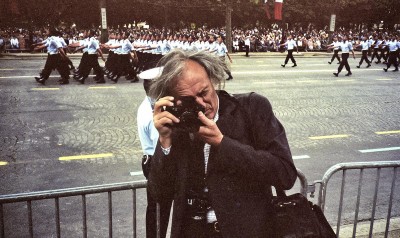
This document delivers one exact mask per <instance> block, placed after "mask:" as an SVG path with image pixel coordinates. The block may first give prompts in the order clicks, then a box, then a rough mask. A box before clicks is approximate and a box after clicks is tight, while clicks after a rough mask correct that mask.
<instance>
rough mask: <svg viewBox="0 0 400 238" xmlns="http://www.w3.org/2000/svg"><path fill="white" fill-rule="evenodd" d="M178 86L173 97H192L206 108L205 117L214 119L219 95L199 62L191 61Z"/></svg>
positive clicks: (187, 64)
mask: <svg viewBox="0 0 400 238" xmlns="http://www.w3.org/2000/svg"><path fill="white" fill-rule="evenodd" d="M176 82H177V85H176V87H175V89H174V94H175V95H172V96H174V97H176V98H177V99H179V97H183V96H190V97H193V98H195V99H196V102H197V103H198V104H199V105H201V106H203V107H204V108H205V113H204V114H205V116H206V117H207V118H208V119H213V118H214V116H215V114H216V112H217V109H218V108H217V107H218V97H217V93H216V91H215V89H214V86H213V85H212V83H211V81H210V79H209V78H208V75H207V72H206V71H205V69H204V68H203V67H202V66H201V65H200V64H199V63H197V62H195V61H192V60H189V61H187V63H186V66H185V69H184V70H183V72H182V74H181V76H180V77H179V78H177V79H176Z"/></svg>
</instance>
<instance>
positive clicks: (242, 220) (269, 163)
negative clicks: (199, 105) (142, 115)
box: [148, 91, 297, 238]
mask: <svg viewBox="0 0 400 238" xmlns="http://www.w3.org/2000/svg"><path fill="white" fill-rule="evenodd" d="M218 96H219V119H218V121H217V125H218V128H219V129H220V131H221V132H222V134H223V135H224V137H223V139H222V142H221V144H220V145H219V146H218V147H211V150H210V156H209V160H208V172H207V175H206V176H205V182H206V185H207V187H208V190H209V194H210V197H211V198H210V199H211V204H212V207H213V208H214V209H215V213H216V216H217V219H218V222H219V225H220V229H221V232H222V235H223V237H228V238H235V237H238V238H246V237H248V238H257V237H260V238H261V237H271V229H272V227H271V222H272V221H271V205H270V204H271V199H272V191H271V186H276V187H278V188H280V189H284V190H287V189H290V188H291V187H292V186H293V184H294V182H295V180H296V176H297V173H296V168H295V166H294V164H293V160H292V156H291V153H290V149H289V145H288V142H287V139H286V134H285V130H284V128H283V126H282V125H281V123H280V122H279V121H278V119H277V118H276V117H275V116H274V113H273V111H272V107H271V104H270V103H269V101H268V99H266V98H265V97H263V96H261V95H258V94H256V93H250V94H241V95H235V96H232V95H229V94H228V93H226V92H225V91H219V92H218ZM190 140H191V139H190V137H189V135H185V134H182V133H178V134H174V135H173V137H172V147H171V151H170V154H169V155H165V154H164V153H163V151H162V149H161V147H160V144H158V145H157V148H156V151H155V154H154V158H153V160H152V166H151V171H150V178H149V184H148V189H149V190H150V193H151V194H152V195H153V197H154V198H155V199H156V200H158V201H160V200H162V199H170V198H173V199H174V208H173V218H172V232H171V237H172V238H178V237H180V234H182V232H181V228H182V225H183V222H184V219H185V218H184V215H185V207H186V204H187V200H186V199H187V198H186V190H187V187H188V178H189V177H190V174H189V173H188V170H189V164H190V163H191V157H192V155H193V154H195V153H194V152H193V151H192V149H193V148H192V147H191V146H190ZM197 154H198V153H197Z"/></svg>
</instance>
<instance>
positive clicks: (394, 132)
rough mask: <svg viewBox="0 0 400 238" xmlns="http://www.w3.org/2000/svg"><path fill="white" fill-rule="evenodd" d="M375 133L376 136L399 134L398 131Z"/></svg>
mask: <svg viewBox="0 0 400 238" xmlns="http://www.w3.org/2000/svg"><path fill="white" fill-rule="evenodd" d="M375 133H376V134H378V135H388V134H400V130H399V131H377V132H375Z"/></svg>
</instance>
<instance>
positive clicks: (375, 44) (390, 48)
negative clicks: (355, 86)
mask: <svg viewBox="0 0 400 238" xmlns="http://www.w3.org/2000/svg"><path fill="white" fill-rule="evenodd" d="M347 41H348V43H347ZM343 44H345V45H346V46H347V45H349V47H347V48H350V51H353V48H360V50H361V52H362V56H361V59H360V61H359V63H358V65H357V66H356V67H357V68H360V67H361V65H362V64H363V62H364V61H365V62H366V63H367V66H366V67H367V68H369V67H371V63H372V62H374V59H376V61H375V64H380V63H383V64H386V67H385V68H383V70H384V71H385V72H387V71H388V69H389V68H390V67H391V66H392V65H393V66H394V70H393V71H395V72H396V71H399V62H400V36H396V35H389V36H385V37H383V36H377V35H374V36H370V37H369V38H368V37H366V36H362V37H361V39H360V42H359V43H354V42H350V41H349V39H347V37H343V39H342V38H341V37H334V39H333V42H332V44H331V45H330V46H329V48H331V49H333V56H332V58H331V60H330V61H328V63H329V64H331V63H332V62H333V61H334V60H335V58H336V59H337V60H338V61H339V62H338V64H340V66H342V67H340V68H339V70H338V73H340V71H341V69H342V68H343V66H345V67H346V70H347V71H348V74H347V75H351V71H350V66H349V65H348V62H347V57H348V53H349V51H347V52H345V53H347V57H342V60H341V59H340V57H339V54H338V52H339V50H342V56H343V48H344V47H343ZM369 56H371V58H370V59H369ZM343 59H344V60H345V61H346V62H342V61H343ZM338 73H336V74H335V73H334V74H335V76H337V74H338ZM347 75H346V76H347Z"/></svg>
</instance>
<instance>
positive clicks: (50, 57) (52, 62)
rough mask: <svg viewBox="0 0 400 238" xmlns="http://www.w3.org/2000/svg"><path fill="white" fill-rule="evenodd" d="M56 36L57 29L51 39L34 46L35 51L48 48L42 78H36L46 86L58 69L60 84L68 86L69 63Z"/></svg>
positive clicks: (52, 32)
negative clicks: (52, 72) (53, 71)
mask: <svg viewBox="0 0 400 238" xmlns="http://www.w3.org/2000/svg"><path fill="white" fill-rule="evenodd" d="M56 35H58V32H57V31H56V30H55V29H51V30H50V32H49V37H48V38H47V39H46V40H45V41H43V42H41V43H40V44H37V45H34V46H36V47H35V48H34V50H35V51H38V50H41V49H44V48H47V60H46V64H45V66H44V69H43V70H42V73H41V74H40V77H35V79H36V81H37V82H38V83H41V84H43V85H44V84H45V82H46V80H47V79H48V78H49V76H50V74H51V71H52V70H54V69H57V71H58V72H59V73H60V75H61V80H59V83H60V84H68V83H69V69H68V64H67V63H66V62H67V61H66V60H65V57H66V56H65V53H64V50H63V47H62V45H61V42H60V41H59V40H58V39H56Z"/></svg>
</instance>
